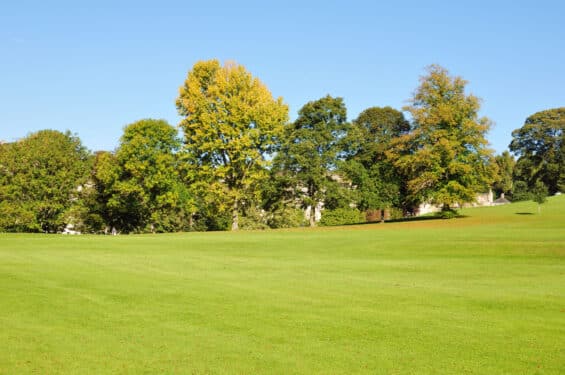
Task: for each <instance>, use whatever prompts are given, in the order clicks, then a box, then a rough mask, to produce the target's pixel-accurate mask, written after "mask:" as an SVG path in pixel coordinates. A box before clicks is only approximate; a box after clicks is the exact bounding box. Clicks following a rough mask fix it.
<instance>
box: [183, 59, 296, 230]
mask: <svg viewBox="0 0 565 375" xmlns="http://www.w3.org/2000/svg"><path fill="white" fill-rule="evenodd" d="M176 104H177V109H178V112H179V114H180V115H181V116H183V117H184V118H183V119H182V121H181V122H180V125H179V126H180V127H181V128H182V130H183V132H184V149H183V151H184V153H185V158H184V161H185V163H186V164H185V165H186V168H187V171H188V174H187V176H188V180H189V183H190V185H191V186H192V188H193V189H194V190H195V193H196V194H197V195H198V196H199V199H200V200H201V201H203V202H214V204H215V206H216V207H217V210H216V211H217V212H218V213H219V214H220V215H221V214H222V213H224V212H231V229H232V230H237V229H238V228H239V216H240V213H241V211H242V209H245V206H246V205H247V206H249V205H251V204H253V202H256V201H258V200H259V198H260V192H261V184H262V183H264V182H265V180H266V179H267V178H268V176H269V173H268V169H267V168H268V167H269V165H270V158H269V155H272V154H273V153H274V152H275V151H276V150H277V147H278V145H279V137H280V135H281V133H282V131H283V128H284V125H285V124H286V123H287V122H288V107H287V106H286V105H285V104H284V103H283V101H282V98H278V99H274V98H273V97H272V95H271V93H270V92H269V90H268V89H267V87H266V86H265V85H264V84H263V83H262V82H261V81H259V79H257V78H254V77H253V76H252V75H251V74H250V73H249V72H247V70H246V69H245V68H244V67H243V66H241V65H237V64H234V63H229V64H226V65H225V66H221V65H220V63H219V62H218V61H217V60H210V61H201V62H198V63H196V64H195V65H194V67H193V68H192V70H191V71H190V72H189V73H188V77H187V79H186V81H185V83H184V85H183V86H182V87H181V88H180V94H179V97H178V99H177V101H176Z"/></svg>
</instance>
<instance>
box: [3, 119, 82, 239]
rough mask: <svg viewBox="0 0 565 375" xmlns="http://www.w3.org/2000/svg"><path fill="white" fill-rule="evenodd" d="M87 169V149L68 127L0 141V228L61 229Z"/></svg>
mask: <svg viewBox="0 0 565 375" xmlns="http://www.w3.org/2000/svg"><path fill="white" fill-rule="evenodd" d="M90 168H91V155H90V153H89V151H88V150H87V149H86V148H85V147H84V146H83V145H82V143H81V141H80V139H79V138H78V137H76V136H74V135H72V134H71V133H69V132H66V133H61V132H59V131H56V130H41V131H38V132H36V133H33V134H30V135H29V136H27V137H25V138H24V139H21V140H19V141H17V142H14V143H9V144H4V145H0V228H1V229H3V230H6V231H18V232H20V231H22V232H39V231H42V232H57V231H60V230H62V229H63V228H64V227H65V225H66V224H67V223H68V222H69V217H68V212H69V210H70V209H71V207H72V206H73V205H75V204H76V203H77V200H78V195H79V190H80V187H81V186H82V185H83V184H84V183H85V182H86V181H87V178H88V174H89V171H90Z"/></svg>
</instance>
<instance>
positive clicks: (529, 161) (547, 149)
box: [509, 107, 565, 194]
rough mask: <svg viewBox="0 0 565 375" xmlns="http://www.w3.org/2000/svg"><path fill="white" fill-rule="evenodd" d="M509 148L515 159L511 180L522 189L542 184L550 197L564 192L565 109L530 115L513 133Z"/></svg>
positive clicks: (529, 188) (531, 188) (530, 188)
mask: <svg viewBox="0 0 565 375" xmlns="http://www.w3.org/2000/svg"><path fill="white" fill-rule="evenodd" d="M509 148H510V151H512V152H513V153H514V154H515V155H516V156H517V157H518V160H517V162H516V168H515V172H514V178H515V179H516V180H517V181H519V182H521V183H522V186H524V188H525V189H527V190H530V191H531V190H533V189H534V187H535V186H536V182H538V181H541V182H542V183H543V184H544V185H545V186H546V187H547V189H548V192H549V194H555V193H557V192H558V191H562V190H565V107H561V108H554V109H548V110H545V111H540V112H536V113H534V114H533V115H531V116H529V117H528V118H527V119H526V121H525V122H524V125H523V126H522V127H521V128H519V129H516V130H514V131H513V132H512V142H511V143H510V146H509ZM538 190H539V189H538Z"/></svg>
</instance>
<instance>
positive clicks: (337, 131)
mask: <svg viewBox="0 0 565 375" xmlns="http://www.w3.org/2000/svg"><path fill="white" fill-rule="evenodd" d="M346 121H347V110H346V108H345V104H344V103H343V99H342V98H334V97H331V96H330V95H327V96H325V97H323V98H321V99H318V100H315V101H311V102H308V103H306V104H305V105H304V106H303V107H302V108H301V109H300V110H299V111H298V118H297V119H296V121H295V122H294V123H293V124H292V125H290V126H289V127H288V128H287V131H286V133H285V136H284V142H283V144H282V149H281V152H280V153H279V154H278V155H277V158H276V159H275V164H276V166H275V170H276V171H277V172H280V173H281V174H283V175H284V176H286V177H288V184H289V185H288V186H287V188H289V189H291V190H293V191H294V193H295V197H296V199H298V200H299V201H300V202H301V205H302V207H303V208H307V207H310V218H309V221H310V225H311V226H314V225H315V207H316V206H317V205H318V204H319V203H320V202H323V201H324V198H325V194H326V192H327V190H328V188H329V187H330V185H332V184H334V183H335V181H334V179H333V178H332V173H334V172H335V169H336V166H337V160H338V158H339V157H340V156H342V155H341V149H340V147H339V146H340V140H341V139H342V138H343V136H344V135H345V131H346V126H347V123H346Z"/></svg>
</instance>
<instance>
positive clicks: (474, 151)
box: [389, 65, 496, 210]
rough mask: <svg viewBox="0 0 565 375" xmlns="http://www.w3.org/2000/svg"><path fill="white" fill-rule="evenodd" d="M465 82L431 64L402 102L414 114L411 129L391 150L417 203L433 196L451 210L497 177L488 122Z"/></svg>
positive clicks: (434, 201) (409, 192)
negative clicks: (488, 132)
mask: <svg viewBox="0 0 565 375" xmlns="http://www.w3.org/2000/svg"><path fill="white" fill-rule="evenodd" d="M466 84H467V81H465V80H463V79H462V78H461V77H451V76H450V75H449V72H448V71H447V70H446V69H445V68H442V67H440V66H437V65H432V66H430V67H429V68H428V74H427V75H425V76H423V77H422V78H421V79H420V86H419V87H418V88H417V90H416V92H415V93H414V95H413V97H412V99H411V100H410V105H408V106H406V107H404V110H406V111H408V112H410V114H411V115H412V130H411V131H410V132H409V133H408V134H406V135H402V136H401V137H399V138H398V139H397V141H395V146H394V147H393V148H392V149H391V151H389V153H390V156H391V157H392V158H393V159H395V162H394V164H395V166H396V167H398V168H399V169H400V170H401V171H402V173H403V174H404V175H406V176H408V181H407V190H408V194H409V197H410V199H411V201H412V202H413V203H414V204H417V203H421V202H425V201H431V202H433V203H436V204H440V205H442V207H443V208H444V210H449V209H450V208H452V207H453V205H455V204H457V203H459V204H461V203H465V202H473V201H474V200H475V199H476V195H477V193H479V192H481V191H484V190H486V189H487V188H488V186H489V185H490V184H492V182H493V179H494V174H495V171H496V167H495V166H494V163H493V156H492V151H491V150H490V149H488V148H487V145H488V143H487V140H486V138H485V136H486V133H487V131H488V130H489V127H490V121H489V119H487V118H486V117H479V115H478V112H479V109H480V100H479V98H477V97H476V96H474V95H471V94H469V95H468V94H466V93H465V86H466Z"/></svg>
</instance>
